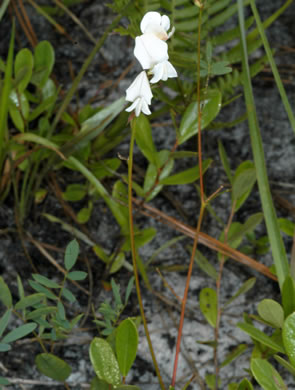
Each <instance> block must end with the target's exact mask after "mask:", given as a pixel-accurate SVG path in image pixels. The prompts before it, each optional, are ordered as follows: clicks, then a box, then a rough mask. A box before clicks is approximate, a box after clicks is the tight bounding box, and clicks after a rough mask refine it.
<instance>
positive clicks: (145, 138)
mask: <svg viewBox="0 0 295 390" xmlns="http://www.w3.org/2000/svg"><path fill="white" fill-rule="evenodd" d="M134 120H135V129H136V133H135V140H136V144H137V146H138V147H139V149H140V150H141V152H142V154H143V155H144V156H145V157H146V159H147V160H148V161H149V162H151V163H152V164H155V165H157V161H156V154H157V149H156V147H155V144H154V141H153V137H152V130H151V125H150V122H149V120H148V118H147V117H146V116H145V115H140V116H139V117H138V118H135V119H134Z"/></svg>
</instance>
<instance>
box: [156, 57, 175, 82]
mask: <svg viewBox="0 0 295 390" xmlns="http://www.w3.org/2000/svg"><path fill="white" fill-rule="evenodd" d="M151 73H152V74H153V75H154V77H153V78H152V79H151V80H150V82H151V83H152V84H154V83H157V82H158V81H160V80H163V81H166V80H167V79H168V78H169V77H170V78H173V77H177V72H176V70H175V68H174V66H173V65H172V64H171V63H170V62H169V61H163V62H160V63H158V64H156V65H155V66H154V67H153V69H152V70H151Z"/></svg>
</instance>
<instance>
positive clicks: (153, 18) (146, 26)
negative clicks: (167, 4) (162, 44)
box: [140, 12, 170, 41]
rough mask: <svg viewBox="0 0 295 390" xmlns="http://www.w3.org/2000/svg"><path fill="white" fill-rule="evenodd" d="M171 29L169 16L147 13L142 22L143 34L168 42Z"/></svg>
mask: <svg viewBox="0 0 295 390" xmlns="http://www.w3.org/2000/svg"><path fill="white" fill-rule="evenodd" d="M169 28H170V20H169V18H168V16H167V15H163V16H161V15H160V14H159V12H147V13H146V14H145V15H144V17H143V18H142V20H141V23H140V29H141V32H142V33H143V34H154V35H156V36H157V37H158V38H159V39H162V40H164V41H167V39H168V38H169V36H168V34H167V31H168V30H169Z"/></svg>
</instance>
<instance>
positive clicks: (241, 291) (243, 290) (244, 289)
mask: <svg viewBox="0 0 295 390" xmlns="http://www.w3.org/2000/svg"><path fill="white" fill-rule="evenodd" d="M255 283H256V278H250V279H248V280H246V282H244V283H243V284H242V286H241V287H240V288H239V290H238V291H237V292H236V293H235V294H234V295H233V296H232V297H231V298H230V299H229V300H228V301H226V303H225V305H224V306H227V305H229V304H231V303H232V302H233V301H234V300H235V299H237V298H238V297H239V296H240V295H242V294H245V293H246V292H247V291H249V290H250V289H251V288H252V287H253V286H254V284H255Z"/></svg>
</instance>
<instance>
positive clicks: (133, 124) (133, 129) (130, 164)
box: [128, 119, 165, 390]
mask: <svg viewBox="0 0 295 390" xmlns="http://www.w3.org/2000/svg"><path fill="white" fill-rule="evenodd" d="M135 121H136V119H133V120H132V122H131V139H130V147H129V159H128V209H129V231H130V244H131V254H132V263H133V272H134V278H135V287H136V294H137V299H138V304H139V310H140V315H141V318H142V322H143V326H144V331H145V335H146V338H147V342H148V345H149V349H150V353H151V356H152V360H153V365H154V367H155V370H156V374H157V377H158V380H159V383H160V386H161V389H162V390H165V385H164V382H163V379H162V377H161V374H160V370H159V367H158V363H157V360H156V356H155V353H154V349H153V345H152V341H151V337H150V334H149V330H148V326H147V321H146V318H145V314H144V309H143V304H142V297H141V291H140V286H139V277H138V269H137V260H136V257H137V256H136V248H135V240H134V224H133V204H132V168H133V148H134V141H135V132H136V122H135Z"/></svg>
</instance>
